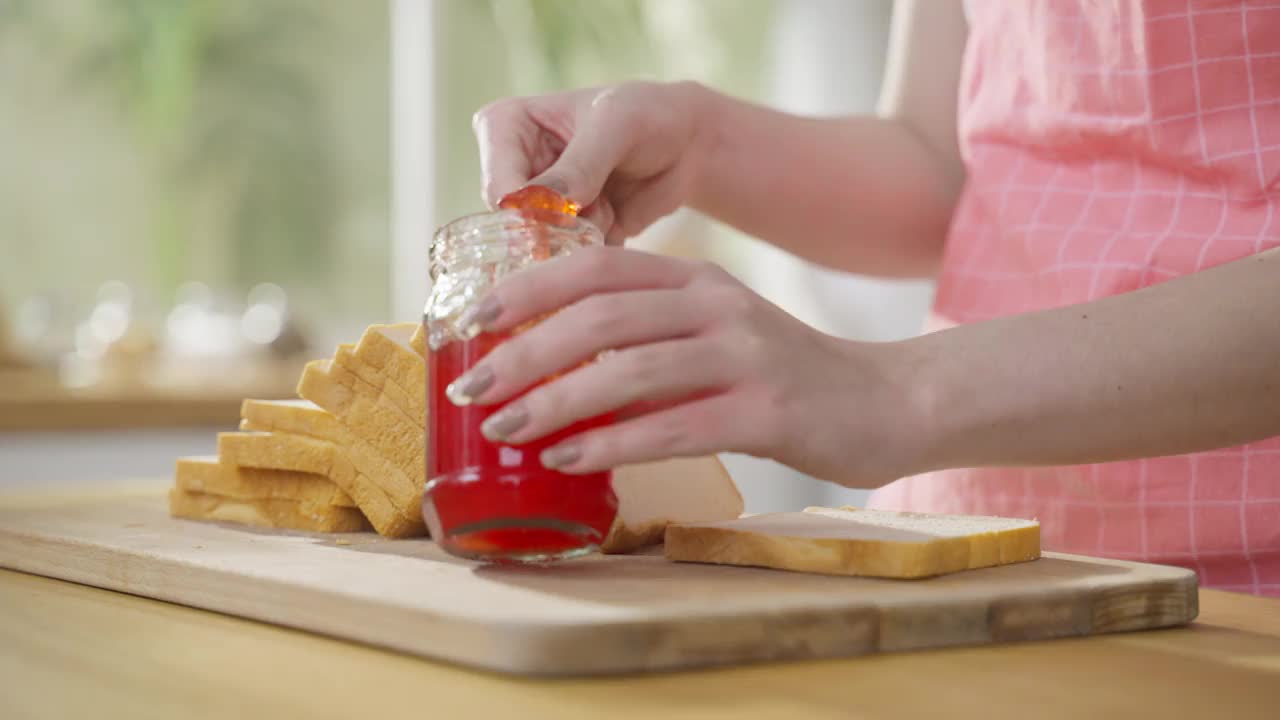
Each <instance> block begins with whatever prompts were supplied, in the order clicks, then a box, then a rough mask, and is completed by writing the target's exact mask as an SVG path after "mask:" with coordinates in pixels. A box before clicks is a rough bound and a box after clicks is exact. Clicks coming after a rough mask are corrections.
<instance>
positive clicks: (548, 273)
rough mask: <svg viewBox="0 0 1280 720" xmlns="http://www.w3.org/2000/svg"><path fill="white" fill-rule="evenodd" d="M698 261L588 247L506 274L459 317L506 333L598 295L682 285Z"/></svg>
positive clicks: (467, 323) (469, 323)
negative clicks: (527, 322) (529, 321)
mask: <svg viewBox="0 0 1280 720" xmlns="http://www.w3.org/2000/svg"><path fill="white" fill-rule="evenodd" d="M697 268H698V265H697V264H695V263H692V262H689V261H688V260H681V259H679V258H672V257H664V256H662V255H655V254H653V253H647V252H641V251H638V250H625V249H623V248H599V247H593V248H585V249H583V250H579V251H577V252H574V253H573V254H571V255H568V256H565V257H562V258H556V259H554V260H551V261H549V262H545V263H542V264H538V265H534V266H533V267H530V268H528V269H525V270H522V271H520V272H518V273H515V274H513V275H510V276H508V277H507V278H505V279H504V280H503V281H502V282H501V283H499V284H498V285H497V287H495V288H493V290H491V291H490V292H489V293H488V295H487V296H486V297H484V298H483V299H481V300H480V301H478V302H476V303H475V304H474V305H473V306H472V307H471V308H469V309H468V310H467V311H466V312H465V313H464V314H463V316H462V317H460V318H459V319H458V325H459V326H460V327H471V326H473V325H479V327H480V328H481V329H482V330H487V331H502V330H509V329H511V328H514V327H516V326H518V325H520V324H521V323H524V322H526V321H528V320H531V319H533V318H536V317H540V316H542V315H545V314H546V313H549V312H551V311H553V310H558V309H560V308H562V307H565V306H567V305H570V304H571V303H574V302H577V301H579V300H582V299H583V298H586V297H588V296H590V295H595V294H598V293H612V292H622V291H626V290H651V289H661V288H677V287H683V286H684V285H686V284H688V282H689V281H690V280H691V279H692V278H693V277H694V275H695V273H696V272H697Z"/></svg>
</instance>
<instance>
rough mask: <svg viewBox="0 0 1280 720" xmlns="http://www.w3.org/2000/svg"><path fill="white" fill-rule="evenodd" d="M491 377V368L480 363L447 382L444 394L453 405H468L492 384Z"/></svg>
mask: <svg viewBox="0 0 1280 720" xmlns="http://www.w3.org/2000/svg"><path fill="white" fill-rule="evenodd" d="M493 379H494V378H493V370H490V369H489V366H488V365H481V366H479V367H475V368H472V369H471V370H470V372H467V373H466V374H465V375H463V376H461V377H459V378H458V379H457V380H454V381H453V382H451V383H449V387H447V388H445V389H444V394H445V396H447V397H448V398H449V401H450V402H452V403H453V404H454V405H470V404H471V403H472V401H474V400H475V399H476V396H478V395H480V394H481V393H483V392H484V391H485V390H488V389H489V387H490V386H491V385H493Z"/></svg>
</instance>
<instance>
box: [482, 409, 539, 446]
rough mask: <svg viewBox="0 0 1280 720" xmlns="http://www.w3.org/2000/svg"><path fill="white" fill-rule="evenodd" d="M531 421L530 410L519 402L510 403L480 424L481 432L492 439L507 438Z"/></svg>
mask: <svg viewBox="0 0 1280 720" xmlns="http://www.w3.org/2000/svg"><path fill="white" fill-rule="evenodd" d="M527 422H529V412H528V411H527V410H525V409H524V406H523V405H521V404H519V403H513V404H511V405H508V406H506V407H504V408H502V409H501V410H499V411H498V412H496V413H494V414H492V415H490V416H489V418H488V419H487V420H485V421H484V422H483V423H481V424H480V432H482V433H484V436H485V437H487V438H489V439H490V440H494V441H498V440H506V439H507V438H508V437H511V433H514V432H515V431H517V430H519V429H520V428H522V427H524V426H525V423H527Z"/></svg>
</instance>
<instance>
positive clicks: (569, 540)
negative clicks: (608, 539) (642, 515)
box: [422, 469, 618, 564]
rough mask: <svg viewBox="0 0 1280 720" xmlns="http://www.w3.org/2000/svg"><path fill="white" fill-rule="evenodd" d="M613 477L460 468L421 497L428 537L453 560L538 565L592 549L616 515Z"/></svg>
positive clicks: (609, 475)
mask: <svg viewBox="0 0 1280 720" xmlns="http://www.w3.org/2000/svg"><path fill="white" fill-rule="evenodd" d="M617 508H618V501H617V496H616V495H614V493H613V485H612V476H611V473H607V472H606V473H594V474H591V475H567V474H564V473H558V472H554V471H550V470H547V471H542V472H528V471H526V472H509V471H504V472H484V471H480V470H476V469H470V470H464V471H461V472H457V473H452V474H449V475H444V476H441V477H438V478H434V479H433V480H432V481H431V482H429V483H428V484H427V487H426V491H425V492H424V494H423V498H422V510H423V518H424V519H425V520H426V523H427V528H428V529H429V530H430V531H431V536H432V538H433V539H434V540H435V541H436V542H437V543H438V544H439V545H440V547H441V548H443V549H444V550H445V551H446V552H448V553H450V554H451V555H455V556H458V557H463V558H467V559H470V560H479V561H483V562H494V563H523V564H540V563H549V562H555V561H559V560H567V559H570V558H574V557H580V556H582V555H587V554H590V553H593V552H596V551H597V550H599V548H600V544H601V543H603V542H604V539H605V536H606V535H608V532H609V529H610V527H612V525H613V520H614V517H615V515H616V514H617Z"/></svg>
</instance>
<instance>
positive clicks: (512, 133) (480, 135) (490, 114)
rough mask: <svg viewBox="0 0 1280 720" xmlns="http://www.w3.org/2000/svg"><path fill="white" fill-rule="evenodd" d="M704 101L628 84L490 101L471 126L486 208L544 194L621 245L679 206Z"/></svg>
mask: <svg viewBox="0 0 1280 720" xmlns="http://www.w3.org/2000/svg"><path fill="white" fill-rule="evenodd" d="M709 94H710V93H709V92H708V91H707V90H706V89H705V88H703V87H702V86H700V85H698V84H696V83H673V84H661V83H648V82H633V83H625V84H622V85H614V86H609V87H604V88H589V89H583V90H573V91H569V92H562V93H555V94H552V95H539V96H534V97H524V98H506V99H502V100H498V101H497V102H494V103H492V104H490V105H488V106H486V107H484V108H483V109H481V110H480V111H479V112H477V113H476V115H475V118H474V120H473V126H474V128H475V133H476V139H477V141H478V142H479V145H480V166H481V172H482V177H483V181H484V199H485V202H486V203H487V204H488V205H489V207H491V208H494V207H496V206H497V204H498V201H499V200H500V199H501V198H502V196H503V195H506V194H507V193H509V192H512V191H514V190H518V189H520V188H522V187H524V186H525V185H529V184H538V185H545V186H547V187H549V188H551V189H552V190H555V191H557V192H559V193H561V194H562V195H564V196H566V197H568V198H569V199H571V200H573V201H575V202H577V203H578V204H579V205H581V206H582V207H583V208H584V210H583V215H584V216H585V217H587V218H588V219H589V220H591V221H593V222H594V223H595V224H596V225H597V226H599V227H600V228H601V230H602V231H603V232H604V233H605V238H606V241H607V242H608V243H609V244H611V245H620V244H622V242H623V241H624V240H625V239H626V238H628V237H631V236H633V235H636V234H637V233H639V232H640V231H641V230H644V229H645V228H646V227H648V226H649V225H650V224H652V223H653V222H654V221H656V220H658V219H659V218H661V217H663V216H665V215H667V214H669V213H671V212H673V211H675V210H676V209H678V208H679V207H680V206H681V205H684V204H685V203H686V202H688V200H689V198H690V196H691V193H692V192H693V186H694V184H695V183H696V182H697V181H698V175H699V171H700V164H701V163H702V162H703V160H704V157H705V154H706V139H707V138H706V136H707V131H706V128H707V127H708V126H709V123H707V122H706V118H705V117H704V116H705V115H706V114H707V113H708V110H707V108H708V107H709V105H710V103H709V102H708V98H709Z"/></svg>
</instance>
